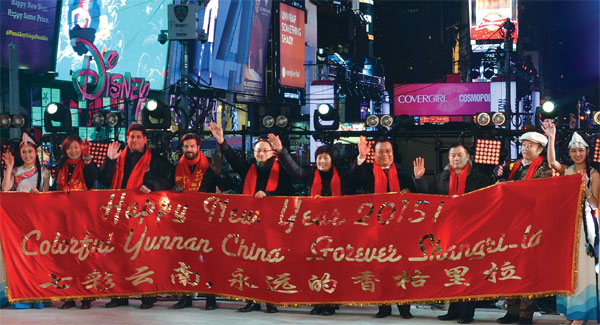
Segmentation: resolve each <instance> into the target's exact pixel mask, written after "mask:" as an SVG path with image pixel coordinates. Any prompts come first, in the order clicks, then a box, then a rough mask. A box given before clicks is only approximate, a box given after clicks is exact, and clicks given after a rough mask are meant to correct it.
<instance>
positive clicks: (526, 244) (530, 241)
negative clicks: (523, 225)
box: [521, 225, 542, 249]
mask: <svg viewBox="0 0 600 325" xmlns="http://www.w3.org/2000/svg"><path fill="white" fill-rule="evenodd" d="M529 234H531V225H529V226H527V229H525V233H524V234H523V241H522V242H521V248H523V249H527V248H531V247H535V246H537V245H539V244H540V241H541V239H542V230H541V229H540V230H538V231H536V232H535V233H534V234H533V235H532V236H531V238H529Z"/></svg>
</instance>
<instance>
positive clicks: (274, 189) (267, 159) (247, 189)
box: [210, 122, 293, 313]
mask: <svg viewBox="0 0 600 325" xmlns="http://www.w3.org/2000/svg"><path fill="white" fill-rule="evenodd" d="M210 132H211V133H212V134H213V136H214V137H215V139H216V140H217V144H218V145H219V150H220V151H221V153H222V154H223V156H225V158H226V159H227V162H228V163H229V165H231V168H233V170H235V171H236V172H237V173H238V174H240V177H241V178H242V180H243V183H244V190H243V192H242V194H247V195H254V197H255V198H257V199H262V198H264V197H265V196H267V195H278V196H286V195H292V194H293V189H292V183H291V180H290V177H289V175H288V174H287V173H286V172H285V170H284V169H283V168H280V166H279V161H278V160H277V159H276V158H275V156H274V155H273V146H271V143H270V142H269V141H268V140H264V139H261V140H258V141H257V142H256V143H255V144H254V159H255V161H252V160H251V161H247V160H246V159H244V158H243V157H241V156H240V155H239V154H238V153H237V152H235V151H234V150H233V149H232V148H231V147H230V146H229V144H227V141H225V138H224V137H223V128H221V127H220V126H218V125H217V124H216V123H215V122H211V123H210ZM255 310H260V303H253V302H248V303H247V304H246V306H244V307H242V308H240V309H239V311H240V312H250V311H255ZM276 312H278V310H277V307H275V306H274V305H270V304H267V313H276Z"/></svg>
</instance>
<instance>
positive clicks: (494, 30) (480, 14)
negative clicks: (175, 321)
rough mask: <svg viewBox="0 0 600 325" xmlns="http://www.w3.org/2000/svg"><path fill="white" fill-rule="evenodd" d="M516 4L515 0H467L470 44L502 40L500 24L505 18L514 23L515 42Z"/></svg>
mask: <svg viewBox="0 0 600 325" xmlns="http://www.w3.org/2000/svg"><path fill="white" fill-rule="evenodd" d="M517 5H518V3H517V0H469V17H470V19H469V21H470V27H471V44H479V43H485V42H492V43H499V42H502V41H503V40H504V37H503V36H502V32H501V29H502V24H504V22H505V21H506V19H507V18H510V20H511V21H512V22H513V23H514V24H515V32H514V34H513V39H514V41H513V43H517V35H518V30H519V25H518V17H517V16H518V7H517Z"/></svg>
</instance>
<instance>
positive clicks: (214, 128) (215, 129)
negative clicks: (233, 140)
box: [210, 122, 225, 144]
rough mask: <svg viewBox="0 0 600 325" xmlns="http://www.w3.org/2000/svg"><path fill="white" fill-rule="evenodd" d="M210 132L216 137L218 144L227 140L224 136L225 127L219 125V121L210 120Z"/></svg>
mask: <svg viewBox="0 0 600 325" xmlns="http://www.w3.org/2000/svg"><path fill="white" fill-rule="evenodd" d="M210 133H212V135H213V137H215V139H216V140H217V143H218V144H222V143H223V142H224V141H225V138H224V137H223V128H222V127H220V126H218V125H217V123H215V122H210Z"/></svg>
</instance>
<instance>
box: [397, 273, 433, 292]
mask: <svg viewBox="0 0 600 325" xmlns="http://www.w3.org/2000/svg"><path fill="white" fill-rule="evenodd" d="M429 278H431V276H429V275H423V273H422V272H421V271H419V270H415V272H414V274H413V275H410V274H408V272H406V271H402V274H400V275H397V276H395V277H394V280H396V281H398V282H397V283H396V286H398V287H402V289H406V283H407V282H408V283H410V284H412V286H413V287H415V288H416V287H423V286H425V282H426V281H427V280H426V279H429Z"/></svg>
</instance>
